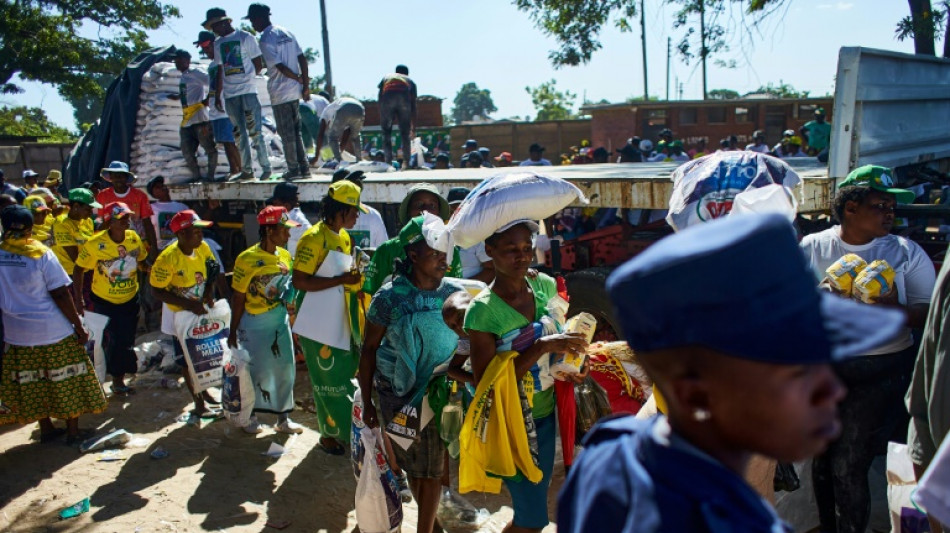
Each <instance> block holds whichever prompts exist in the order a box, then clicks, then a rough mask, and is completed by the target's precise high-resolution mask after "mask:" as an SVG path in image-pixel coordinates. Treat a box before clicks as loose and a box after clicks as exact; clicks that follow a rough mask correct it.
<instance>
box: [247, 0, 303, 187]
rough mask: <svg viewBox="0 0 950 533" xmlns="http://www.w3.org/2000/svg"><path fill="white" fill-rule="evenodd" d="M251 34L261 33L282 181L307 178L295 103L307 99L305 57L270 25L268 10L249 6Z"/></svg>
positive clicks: (290, 37)
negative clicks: (284, 164)
mask: <svg viewBox="0 0 950 533" xmlns="http://www.w3.org/2000/svg"><path fill="white" fill-rule="evenodd" d="M244 18H246V19H247V20H249V21H251V26H252V27H253V28H254V31H256V32H258V33H260V35H261V37H260V47H261V52H262V53H263V54H264V62H265V63H266V64H267V77H268V79H267V92H268V93H269V94H270V104H271V108H272V109H273V110H274V121H275V122H277V134H278V135H280V140H281V142H282V143H283V145H284V159H286V161H287V172H285V173H284V175H283V178H284V179H285V180H292V179H297V178H309V177H310V162H309V161H308V160H307V151H306V150H305V149H304V147H303V135H302V134H301V131H300V107H299V105H300V104H299V103H298V101H299V100H300V99H301V98H303V99H304V100H309V99H310V77H309V75H308V72H307V57H306V56H305V55H303V50H302V49H301V48H300V44H299V43H297V38H296V37H294V34H292V33H290V32H289V31H287V30H286V29H285V28H282V27H280V26H276V25H274V24H272V23H271V21H270V8H269V7H267V6H266V5H264V4H251V5H250V6H248V8H247V16H246V17H244Z"/></svg>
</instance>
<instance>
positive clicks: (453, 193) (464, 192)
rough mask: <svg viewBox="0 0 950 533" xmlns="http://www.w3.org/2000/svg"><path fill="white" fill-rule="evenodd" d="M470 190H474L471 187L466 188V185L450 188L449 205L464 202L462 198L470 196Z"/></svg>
mask: <svg viewBox="0 0 950 533" xmlns="http://www.w3.org/2000/svg"><path fill="white" fill-rule="evenodd" d="M470 192H472V191H470V190H469V189H466V188H465V187H452V188H451V189H449V197H448V202H449V205H455V204H460V203H462V200H464V199H465V197H466V196H468V193H470Z"/></svg>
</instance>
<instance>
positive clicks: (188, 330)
mask: <svg viewBox="0 0 950 533" xmlns="http://www.w3.org/2000/svg"><path fill="white" fill-rule="evenodd" d="M230 325H231V308H230V307H229V306H228V302H227V300H218V301H217V302H215V304H214V306H213V307H211V309H209V310H208V313H207V314H204V315H196V314H194V313H192V312H190V311H178V312H177V313H175V333H176V335H177V336H178V340H179V341H180V342H181V349H182V350H183V351H184V352H185V362H186V364H187V365H188V369H189V370H190V371H191V375H192V379H193V382H192V385H194V392H195V393H196V394H197V393H199V392H201V391H203V390H205V389H207V388H208V387H220V386H221V384H222V382H223V381H224V373H223V372H222V370H221V364H222V361H223V360H224V357H225V356H226V355H227V354H228V353H229V352H230V351H231V349H230V348H228V335H229V334H230V332H231V329H230Z"/></svg>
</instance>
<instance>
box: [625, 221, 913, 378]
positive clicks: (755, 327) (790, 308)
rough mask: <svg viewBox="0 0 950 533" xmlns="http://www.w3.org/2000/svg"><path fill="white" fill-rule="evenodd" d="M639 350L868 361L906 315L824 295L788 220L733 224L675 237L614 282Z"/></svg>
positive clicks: (788, 361)
mask: <svg viewBox="0 0 950 533" xmlns="http://www.w3.org/2000/svg"><path fill="white" fill-rule="evenodd" d="M607 290H608V292H609V294H610V299H611V300H612V301H613V304H614V310H615V313H616V316H617V317H618V318H619V319H620V323H621V327H622V328H623V333H624V335H625V336H626V338H627V342H628V343H629V344H630V347H631V348H633V350H634V351H656V350H663V349H669V348H680V347H687V346H704V347H707V348H710V349H712V350H715V351H717V352H720V353H723V354H726V355H730V356H733V357H738V358H742V359H748V360H753V361H760V362H764V363H775V364H785V365H797V364H812V363H828V362H832V361H836V360H839V359H843V358H846V357H851V356H855V355H861V354H864V353H867V352H868V351H870V350H871V349H873V348H876V347H878V346H881V345H882V344H884V343H885V342H887V341H889V340H891V339H892V338H893V337H894V336H895V335H896V334H897V333H898V332H899V331H900V329H901V327H902V326H903V325H904V317H903V315H902V314H901V313H900V312H899V311H895V310H890V309H884V308H879V307H874V306H870V305H864V304H859V303H857V302H853V301H850V300H847V299H844V298H841V297H839V296H835V295H833V294H830V293H827V292H823V291H820V290H819V289H818V288H817V280H816V279H815V276H814V275H813V274H812V272H811V270H810V269H809V268H808V264H807V262H806V260H805V255H804V254H803V253H802V251H801V249H800V248H799V246H798V243H797V240H796V238H795V233H794V230H793V228H792V226H791V224H790V223H789V222H788V220H787V219H786V218H784V217H782V216H781V215H774V214H770V215H746V216H741V217H726V218H722V219H717V220H714V221H712V222H710V223H708V224H701V225H697V226H693V227H690V228H688V229H686V230H684V231H682V232H680V233H677V234H675V235H672V236H670V237H666V238H664V239H662V240H660V241H659V242H658V243H657V244H655V245H653V246H651V247H649V248H647V249H646V251H644V252H643V253H642V254H640V255H638V256H637V257H635V258H633V259H631V260H630V261H628V262H626V263H624V264H623V265H622V266H621V267H620V268H618V269H617V270H616V271H614V273H613V274H612V275H611V276H610V278H609V279H608V280H607Z"/></svg>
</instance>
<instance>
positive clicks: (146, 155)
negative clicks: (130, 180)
mask: <svg viewBox="0 0 950 533" xmlns="http://www.w3.org/2000/svg"><path fill="white" fill-rule="evenodd" d="M191 66H192V68H196V69H198V70H200V71H202V72H207V70H208V62H207V61H197V60H196V61H192V63H191ZM180 80H181V73H180V72H178V70H177V69H176V68H175V65H174V63H167V62H162V63H156V64H155V65H153V66H152V68H151V69H149V71H148V72H147V73H146V74H145V76H143V77H142V87H141V93H140V95H139V111H138V115H137V116H136V120H135V139H134V140H133V141H132V157H131V159H132V160H131V161H130V166H131V167H132V172H134V173H135V174H136V175H138V176H140V177H142V178H144V179H145V180H148V179H150V178H152V177H153V176H156V175H159V174H161V175H162V176H165V183H167V184H169V185H174V184H181V183H186V182H188V181H190V180H191V173H190V172H189V171H188V168H187V167H186V166H185V160H184V158H183V157H182V155H181V140H180V137H179V133H178V130H179V129H180V128H181V118H182V112H181V102H179V101H178V100H172V99H171V98H169V96H170V95H178V83H179V81H180ZM256 82H257V96H258V98H259V99H260V101H261V113H262V115H263V116H264V124H263V127H262V128H261V129H262V133H263V134H264V141H265V143H266V144H267V148H268V151H269V156H270V157H269V159H270V164H271V167H273V168H272V172H273V173H274V175H277V176H279V175H280V174H281V173H283V172H284V171H286V170H287V163H286V161H284V155H283V145H282V144H281V142H280V137H278V136H277V131H276V126H275V124H274V113H273V111H271V106H270V97H269V95H268V94H267V78H265V77H263V76H258V77H257V78H256ZM222 103H223V102H222ZM211 105H214V103H213V102H212V103H211ZM251 152H252V153H251V159H252V160H253V161H254V174H255V175H257V176H259V175H260V174H261V168H260V166H259V165H258V163H257V157H256V153H254V148H253V146H252V147H251ZM198 166H199V168H200V169H201V175H202V176H204V175H205V174H206V172H205V169H207V168H208V157H207V155H205V153H204V149H202V148H199V149H198ZM227 175H228V159H227V157H226V156H225V154H224V147H223V146H221V145H220V144H219V145H218V168H217V172H216V174H215V176H216V178H217V179H223V178H226V177H227Z"/></svg>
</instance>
